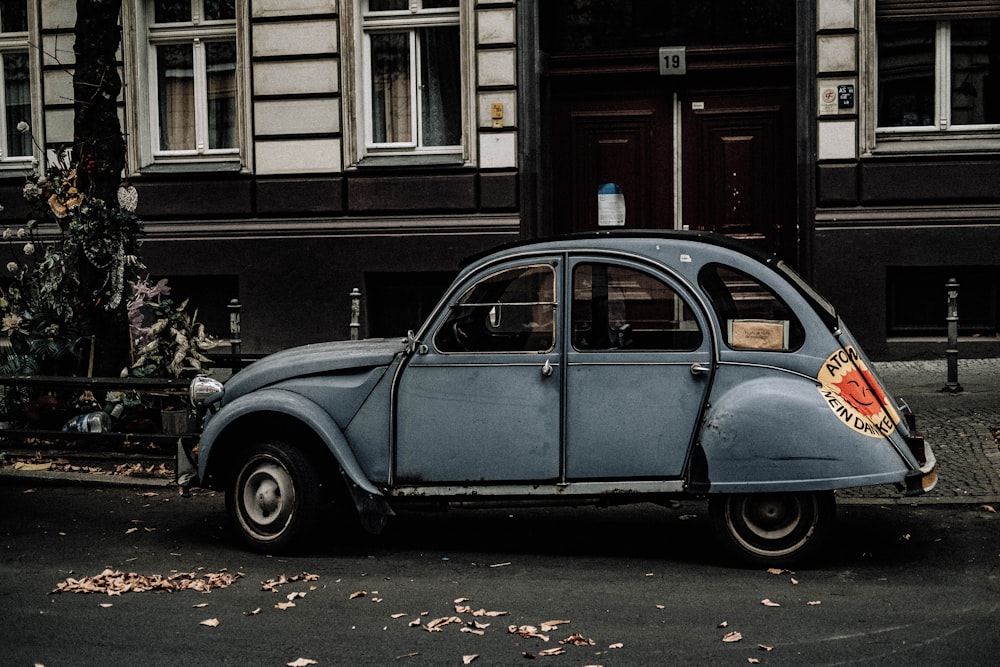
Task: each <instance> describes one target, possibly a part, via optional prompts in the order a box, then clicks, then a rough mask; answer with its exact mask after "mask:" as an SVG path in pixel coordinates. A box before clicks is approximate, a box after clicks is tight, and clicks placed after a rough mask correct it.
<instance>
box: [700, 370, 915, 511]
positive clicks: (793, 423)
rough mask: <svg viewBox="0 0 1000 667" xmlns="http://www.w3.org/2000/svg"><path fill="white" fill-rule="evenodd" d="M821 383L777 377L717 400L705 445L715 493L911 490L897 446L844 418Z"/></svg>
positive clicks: (739, 387) (703, 434) (747, 385)
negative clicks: (869, 488) (898, 486)
mask: <svg viewBox="0 0 1000 667" xmlns="http://www.w3.org/2000/svg"><path fill="white" fill-rule="evenodd" d="M834 408H835V406H833V407H832V406H831V400H830V397H829V395H828V394H824V393H823V392H822V391H821V386H820V385H819V383H817V382H815V381H813V380H811V379H809V378H806V377H802V376H798V375H792V374H784V373H776V374H775V375H772V376H767V377H763V378H758V379H754V380H750V381H747V382H742V383H738V384H736V385H735V386H733V387H732V388H730V389H728V390H725V389H724V390H723V391H722V393H720V394H716V393H715V392H713V396H712V400H711V403H710V407H709V408H708V409H707V411H706V413H705V417H704V420H703V427H702V431H701V435H700V438H699V441H700V445H701V449H702V451H703V452H704V456H705V463H706V465H707V477H708V479H707V481H708V482H709V484H710V486H709V493H750V492H757V491H769V492H778V491H822V490H830V489H840V488H849V487H857V486H871V485H875V484H890V483H903V482H904V481H905V479H906V476H907V473H908V472H909V471H910V469H911V467H912V466H910V465H908V463H907V462H906V461H905V460H904V459H903V457H902V455H901V454H900V452H899V451H898V450H897V447H896V446H894V445H893V443H892V442H890V441H889V438H890V437H894V438H899V437H900V436H899V434H898V433H891V434H889V435H884V434H881V433H875V434H873V433H872V431H871V429H869V430H868V432H867V433H865V432H863V431H864V429H860V430H859V428H858V427H857V424H855V423H854V422H853V421H852V419H853V418H851V417H850V416H849V415H845V414H843V413H841V414H838V413H837V411H836V410H835V409H834Z"/></svg>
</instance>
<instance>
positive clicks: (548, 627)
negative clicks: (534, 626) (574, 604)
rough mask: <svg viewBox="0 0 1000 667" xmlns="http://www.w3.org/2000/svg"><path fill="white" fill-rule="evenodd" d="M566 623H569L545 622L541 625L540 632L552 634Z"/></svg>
mask: <svg viewBox="0 0 1000 667" xmlns="http://www.w3.org/2000/svg"><path fill="white" fill-rule="evenodd" d="M567 623H569V621H545V622H544V623H542V625H541V630H542V632H552V631H553V630H555V629H556V628H558V627H559V626H560V625H565V624H567Z"/></svg>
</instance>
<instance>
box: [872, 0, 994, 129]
mask: <svg viewBox="0 0 1000 667" xmlns="http://www.w3.org/2000/svg"><path fill="white" fill-rule="evenodd" d="M875 18H876V23H875V25H876V43H877V52H876V57H877V67H876V75H877V82H876V85H877V91H878V92H877V102H876V104H875V115H876V135H877V141H878V142H879V143H883V142H891V141H907V140H914V139H942V138H945V139H961V138H962V137H967V138H980V139H981V138H983V136H984V135H987V136H994V137H996V138H997V139H1000V72H994V71H993V68H994V66H995V65H997V63H1000V60H998V58H1000V2H989V1H977V2H965V3H955V2H909V1H906V0H888V1H884V0H879V1H878V2H876V6H875Z"/></svg>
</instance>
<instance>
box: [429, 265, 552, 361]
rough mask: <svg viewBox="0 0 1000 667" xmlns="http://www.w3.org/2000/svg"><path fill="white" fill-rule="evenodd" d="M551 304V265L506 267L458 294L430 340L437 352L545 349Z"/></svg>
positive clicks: (547, 348) (549, 347) (549, 341)
mask: <svg viewBox="0 0 1000 667" xmlns="http://www.w3.org/2000/svg"><path fill="white" fill-rule="evenodd" d="M555 308H556V299H555V270H554V269H553V268H552V267H551V266H549V265H547V264H543V265H531V266H519V267H516V268H512V269H504V270H503V271H499V272H497V273H494V274H491V275H489V276H487V277H486V278H484V279H482V280H480V281H479V282H477V283H476V284H475V285H473V286H472V287H470V288H469V289H468V290H466V291H465V293H463V294H462V296H461V297H460V298H459V299H458V301H457V302H455V303H454V304H453V305H452V306H451V312H450V313H449V315H448V318H447V319H446V320H445V322H444V324H443V325H442V326H441V327H439V328H438V330H437V332H436V333H435V334H434V345H435V347H436V348H437V349H438V350H439V351H441V352H548V351H551V350H552V348H553V346H554V345H555V339H556V338H555V326H556V325H555V321H556V319H555Z"/></svg>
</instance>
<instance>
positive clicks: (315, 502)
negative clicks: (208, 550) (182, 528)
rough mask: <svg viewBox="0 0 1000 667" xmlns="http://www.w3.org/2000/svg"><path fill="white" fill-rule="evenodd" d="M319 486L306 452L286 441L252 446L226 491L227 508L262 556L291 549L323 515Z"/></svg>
mask: <svg viewBox="0 0 1000 667" xmlns="http://www.w3.org/2000/svg"><path fill="white" fill-rule="evenodd" d="M319 508H320V485H319V476H318V474H317V472H316V469H315V467H314V466H313V464H312V463H311V462H310V461H309V459H308V458H307V457H306V456H305V454H304V453H303V452H302V450H301V449H299V448H298V447H295V446H293V445H290V444H288V443H284V442H263V443H259V444H256V445H253V446H252V447H250V448H249V449H248V450H247V451H246V453H245V454H244V456H243V457H242V458H241V459H240V462H239V463H238V464H237V465H236V468H235V472H234V474H233V476H232V479H231V482H230V484H229V487H228V489H227V492H226V509H227V512H228V514H229V518H230V521H231V523H232V525H233V527H234V528H235V529H236V532H237V534H238V535H239V538H240V539H241V540H242V541H243V542H244V543H245V544H246V545H247V546H249V547H250V548H252V549H254V550H256V551H262V552H281V551H286V550H288V549H289V548H290V547H292V546H293V545H294V544H295V543H297V542H298V541H299V540H300V539H301V538H302V537H303V536H304V535H305V534H306V533H307V532H308V528H309V527H311V526H312V524H313V522H314V521H315V520H316V517H317V515H318V514H319Z"/></svg>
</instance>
